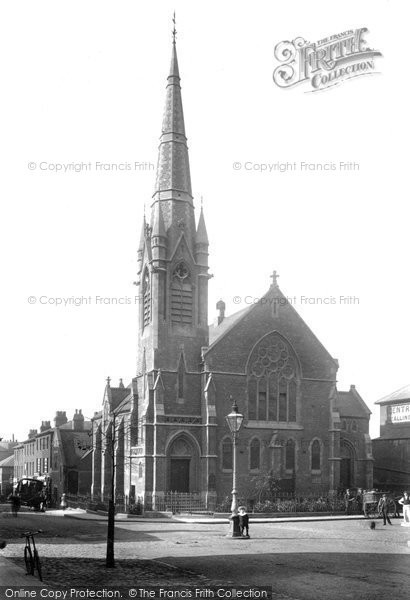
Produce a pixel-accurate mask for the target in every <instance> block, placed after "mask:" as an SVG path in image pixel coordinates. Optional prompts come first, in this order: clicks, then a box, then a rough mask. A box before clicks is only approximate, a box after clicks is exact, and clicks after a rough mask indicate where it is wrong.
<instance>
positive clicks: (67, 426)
mask: <svg viewBox="0 0 410 600" xmlns="http://www.w3.org/2000/svg"><path fill="white" fill-rule="evenodd" d="M83 427H84V429H85V430H86V431H88V430H89V429H91V421H84V424H83ZM59 429H69V430H70V431H75V429H73V421H72V420H71V421H67V423H64V425H60V427H59ZM47 431H48V432H50V431H53V429H48V430H47ZM42 433H46V432H45V431H43V432H42ZM39 436H40V434H38V436H36V437H39Z"/></svg>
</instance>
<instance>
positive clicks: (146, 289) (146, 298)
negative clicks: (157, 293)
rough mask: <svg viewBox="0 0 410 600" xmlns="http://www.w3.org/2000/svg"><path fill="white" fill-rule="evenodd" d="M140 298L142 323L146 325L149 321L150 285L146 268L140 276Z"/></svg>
mask: <svg viewBox="0 0 410 600" xmlns="http://www.w3.org/2000/svg"><path fill="white" fill-rule="evenodd" d="M142 298H143V319H142V322H143V325H144V327H146V326H147V325H149V322H150V321H151V286H150V281H149V272H148V269H145V271H144V276H143V278H142Z"/></svg>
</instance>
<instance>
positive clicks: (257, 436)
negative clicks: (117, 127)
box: [92, 39, 373, 509]
mask: <svg viewBox="0 0 410 600" xmlns="http://www.w3.org/2000/svg"><path fill="white" fill-rule="evenodd" d="M219 135H220V134H219ZM278 210H279V209H278ZM197 217H198V218H197V221H196V219H195V207H194V196H193V192H192V186H191V175H190V166H189V157H188V146H187V137H186V132H185V123H184V113H183V108H182V98H181V87H180V74H179V67H178V60H177V50H176V44H175V39H174V41H173V45H172V58H171V67H170V71H169V75H168V78H167V84H166V101H165V111H164V117H163V122H162V131H161V137H160V144H159V155H158V166H157V174H156V183H155V188H154V194H153V197H152V203H151V214H150V217H149V219H145V217H144V222H143V226H142V230H141V237H140V242H139V246H138V273H137V284H138V286H139V290H140V292H139V298H140V303H139V327H138V339H137V368H136V376H135V377H134V378H133V380H132V382H131V384H130V385H129V386H128V387H125V386H124V385H123V384H122V382H121V383H120V385H119V386H118V387H112V386H111V382H110V381H108V382H107V385H106V388H105V392H104V398H103V407H102V410H101V411H100V412H99V413H97V414H96V416H95V419H94V425H93V427H94V436H93V437H94V452H93V487H92V491H93V496H94V497H95V498H101V497H105V496H107V495H109V490H110V485H111V483H112V475H113V468H114V466H113V465H115V482H114V484H115V490H116V493H117V494H118V495H119V496H121V497H124V498H125V502H126V503H127V502H128V503H130V502H131V503H132V502H135V501H137V500H139V501H140V503H141V505H143V506H144V507H145V508H154V509H163V508H166V507H167V506H169V503H170V494H171V493H174V494H176V495H178V494H179V495H180V497H181V499H182V498H184V497H185V498H187V497H189V498H191V499H192V501H194V500H195V501H197V506H198V507H202V508H213V507H214V506H215V503H216V502H218V501H221V500H222V499H223V498H224V497H226V496H228V495H229V494H230V492H231V488H232V456H233V451H232V439H231V435H230V433H229V430H228V428H227V426H226V421H225V416H226V415H227V414H228V413H229V412H230V411H231V405H232V398H233V399H234V400H235V401H236V403H237V405H238V407H239V411H240V412H241V413H243V415H244V424H243V427H242V430H241V432H240V435H239V442H238V444H239V445H238V473H239V479H238V480H239V494H240V496H241V494H242V496H243V495H244V494H245V493H246V494H247V495H248V497H250V496H251V495H252V490H251V489H249V482H250V481H252V477H253V476H256V475H258V474H263V473H268V472H271V473H272V474H273V475H274V476H275V478H276V479H277V480H279V482H280V485H281V487H282V489H283V490H287V491H288V492H296V493H308V492H309V493H310V492H312V493H314V492H315V491H316V492H317V493H323V492H324V491H329V490H332V491H333V490H337V489H339V488H340V487H347V486H350V487H364V488H370V487H371V486H372V473H373V460H372V451H371V442H370V437H369V417H370V411H369V409H368V408H367V406H366V404H365V403H364V401H363V400H362V398H361V397H360V395H359V393H358V392H357V390H356V389H355V387H354V386H352V387H351V389H350V390H349V391H346V392H338V390H337V387H336V377H337V371H338V362H337V360H335V359H334V358H333V357H332V355H331V354H330V353H329V352H328V351H327V350H326V348H324V347H323V345H322V344H321V343H320V341H319V340H318V339H317V338H316V336H315V335H314V334H313V333H312V331H311V330H310V329H309V327H308V326H307V325H306V324H305V323H304V321H303V320H302V319H301V317H300V316H299V315H298V313H297V312H296V310H295V309H294V307H293V306H292V305H291V304H290V303H289V302H287V300H286V295H285V294H283V293H282V291H281V290H280V288H279V284H278V275H277V274H276V272H274V273H273V275H272V277H271V282H269V285H267V291H266V294H265V295H264V297H263V298H262V299H261V301H260V302H258V303H256V304H253V305H251V306H249V307H247V308H245V309H244V310H241V311H239V312H237V313H235V314H233V315H230V316H226V315H225V304H224V302H223V301H222V300H221V301H220V302H218V304H217V311H218V314H217V318H216V320H215V322H214V323H213V324H212V325H211V326H209V325H208V282H209V279H210V277H211V276H210V274H209V269H208V259H209V240H208V234H207V228H206V224H205V216H204V210H203V208H202V206H201V208H200V210H199V215H198V213H197ZM229 236H230V230H229V228H227V232H226V245H227V248H229V249H230V251H232V252H234V249H235V244H237V245H238V244H240V243H241V242H240V240H238V239H235V238H234V237H231V238H230V237H229ZM216 261H217V257H215V262H216ZM270 267H271V265H269V264H267V265H266V269H267V272H269V271H268V269H270ZM114 433H115V434H116V440H115V443H114V444H113V435H114ZM109 448H111V449H112V450H113V452H114V454H113V455H112V456H113V459H109V458H108V456H109V452H108V450H107V449H109ZM245 488H246V489H245ZM241 490H242V491H241ZM174 497H175V496H174ZM181 502H182V500H181Z"/></svg>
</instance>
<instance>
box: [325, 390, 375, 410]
mask: <svg viewBox="0 0 410 600" xmlns="http://www.w3.org/2000/svg"><path fill="white" fill-rule="evenodd" d="M334 407H335V409H336V410H338V411H339V414H340V416H341V417H357V418H360V417H361V418H368V417H369V415H371V414H372V413H371V410H370V409H369V407H368V406H367V404H366V403H365V401H364V400H363V398H362V397H361V396H360V394H359V393H358V392H357V390H356V388H355V387H354V386H351V388H350V390H349V391H348V392H339V390H338V391H337V396H336V400H335V404H334Z"/></svg>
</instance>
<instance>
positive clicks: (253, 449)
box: [249, 438, 261, 471]
mask: <svg viewBox="0 0 410 600" xmlns="http://www.w3.org/2000/svg"><path fill="white" fill-rule="evenodd" d="M249 455H250V456H249V466H250V469H251V471H253V470H257V469H260V466H261V443H260V441H259V440H258V439H256V438H254V439H253V440H252V441H251V444H250V446H249Z"/></svg>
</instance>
